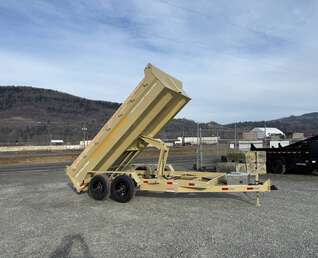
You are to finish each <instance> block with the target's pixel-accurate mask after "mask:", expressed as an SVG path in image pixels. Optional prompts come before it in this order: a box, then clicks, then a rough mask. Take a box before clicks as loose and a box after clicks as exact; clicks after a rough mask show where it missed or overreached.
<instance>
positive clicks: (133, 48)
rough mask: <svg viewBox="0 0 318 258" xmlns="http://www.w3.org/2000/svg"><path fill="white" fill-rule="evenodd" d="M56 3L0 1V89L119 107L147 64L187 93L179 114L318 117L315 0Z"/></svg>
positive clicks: (211, 117) (217, 118)
mask: <svg viewBox="0 0 318 258" xmlns="http://www.w3.org/2000/svg"><path fill="white" fill-rule="evenodd" d="M56 3H58V2H56ZM56 3H55V2H50V1H31V3H30V2H28V3H27V4H26V3H21V2H20V1H10V2H1V3H0V17H1V12H3V13H4V14H5V16H2V18H0V60H1V62H0V71H1V72H0V84H5V85H7V84H22V85H26V84H28V85H35V86H39V87H46V88H53V89H57V90H61V91H65V92H68V93H72V94H76V95H79V96H82V97H87V98H91V99H104V100H110V101H123V100H124V98H125V96H127V95H128V94H129V93H130V91H131V90H132V89H133V88H134V87H135V86H136V84H137V83H138V81H139V80H140V79H141V78H142V76H143V68H144V66H145V65H146V64H147V63H148V62H152V63H153V64H155V65H157V66H159V67H160V68H162V69H163V70H166V71H167V72H169V73H171V74H173V75H174V76H176V77H177V78H180V79H181V80H182V81H183V83H184V88H185V90H186V92H188V94H189V95H190V96H191V97H192V102H190V103H189V104H188V106H187V107H186V108H185V109H184V111H183V112H182V113H181V114H180V116H185V117H188V118H192V119H195V120H199V121H210V120H215V121H218V122H232V121H237V120H255V119H259V120H263V119H271V118H277V117H280V116H286V115H291V114H300V113H304V112H311V111H317V105H316V99H317V97H318V90H317V83H318V75H317V72H316V67H317V60H318V58H317V57H318V54H317V53H318V52H317V48H318V45H317V43H318V42H317V39H318V36H317V35H316V33H315V30H316V28H317V25H318V20H317V15H316V13H317V11H318V10H317V9H318V8H317V7H318V6H317V2H316V1H306V3H305V2H300V1H294V2H292V1H288V0H286V1H279V2H277V1H266V2H264V1H235V2H231V5H229V4H228V2H224V1H213V3H212V2H211V1H203V0H202V1H195V2H194V1H189V2H184V1H182V2H179V1H172V0H157V1H142V0H134V1H129V2H122V1H106V0H105V1H104V0H97V1H89V2H88V1H84V0H80V1H76V2H74V1H63V3H62V2H61V4H56ZM1 8H2V9H1ZM1 22H2V24H4V23H3V22H6V24H5V26H4V25H2V26H1Z"/></svg>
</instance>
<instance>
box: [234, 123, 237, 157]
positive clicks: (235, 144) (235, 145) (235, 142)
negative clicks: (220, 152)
mask: <svg viewBox="0 0 318 258" xmlns="http://www.w3.org/2000/svg"><path fill="white" fill-rule="evenodd" d="M236 150H237V128H236V122H235V124H234V151H236Z"/></svg>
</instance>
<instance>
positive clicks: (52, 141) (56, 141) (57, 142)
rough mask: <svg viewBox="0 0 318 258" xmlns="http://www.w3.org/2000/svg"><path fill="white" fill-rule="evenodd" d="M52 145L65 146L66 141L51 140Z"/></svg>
mask: <svg viewBox="0 0 318 258" xmlns="http://www.w3.org/2000/svg"><path fill="white" fill-rule="evenodd" d="M50 144H51V145H63V144H64V141H63V140H51V141H50Z"/></svg>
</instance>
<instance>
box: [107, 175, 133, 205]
mask: <svg viewBox="0 0 318 258" xmlns="http://www.w3.org/2000/svg"><path fill="white" fill-rule="evenodd" d="M118 184H125V186H126V188H127V194H126V195H125V196H120V195H118V193H117V192H116V187H117V186H118ZM110 194H111V198H112V199H113V200H115V201H117V202H121V203H126V202H129V201H130V200H131V199H132V198H133V197H134V195H135V184H134V182H133V180H132V179H131V178H130V177H129V176H127V175H121V176H117V177H115V178H114V179H113V181H112V183H111V187H110Z"/></svg>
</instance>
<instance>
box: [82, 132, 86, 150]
mask: <svg viewBox="0 0 318 258" xmlns="http://www.w3.org/2000/svg"><path fill="white" fill-rule="evenodd" d="M82 131H83V143H84V149H85V147H86V133H87V127H82Z"/></svg>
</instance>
